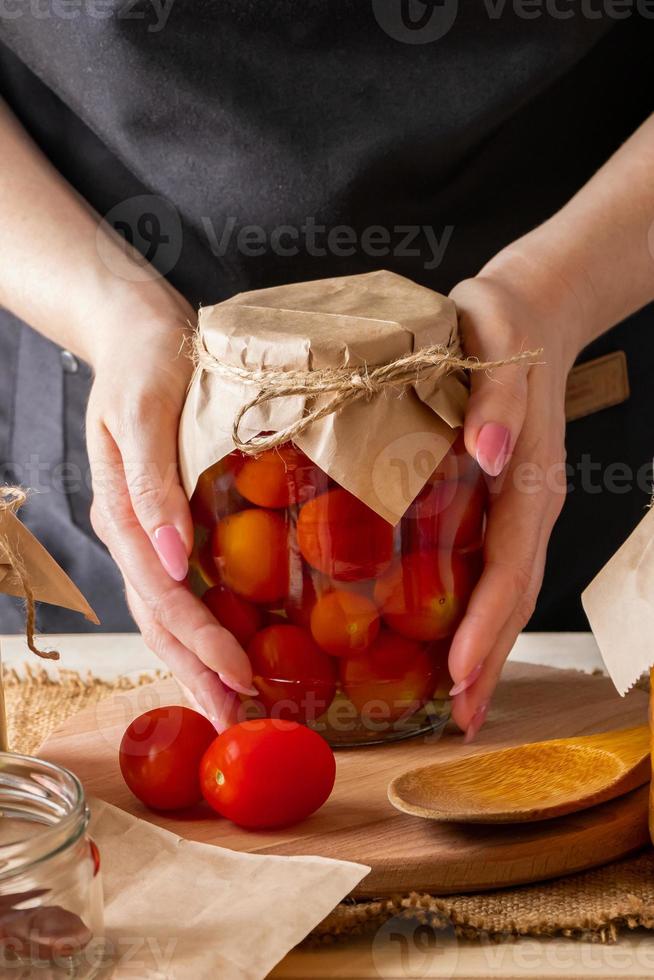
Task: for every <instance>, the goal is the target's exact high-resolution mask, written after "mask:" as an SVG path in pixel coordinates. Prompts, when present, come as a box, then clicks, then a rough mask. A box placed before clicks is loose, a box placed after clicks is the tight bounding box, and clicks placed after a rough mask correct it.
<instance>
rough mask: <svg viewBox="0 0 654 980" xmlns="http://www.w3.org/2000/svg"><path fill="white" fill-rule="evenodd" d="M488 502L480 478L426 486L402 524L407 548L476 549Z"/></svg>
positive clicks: (479, 544)
mask: <svg viewBox="0 0 654 980" xmlns="http://www.w3.org/2000/svg"><path fill="white" fill-rule="evenodd" d="M487 500H488V490H487V487H486V483H485V482H484V480H483V479H482V478H481V477H480V478H479V479H478V480H474V481H471V480H468V481H464V482H461V483H455V482H453V481H451V480H445V481H443V482H441V483H434V484H427V486H426V487H425V489H424V490H423V491H422V493H420V494H419V495H418V497H417V498H416V500H415V501H414V503H413V504H411V506H410V507H409V509H408V510H407V512H406V514H405V515H404V518H403V521H402V529H403V532H404V534H405V540H406V542H407V543H408V547H409V549H410V550H411V551H431V550H433V549H434V548H457V549H473V548H479V547H480V546H481V543H482V538H483V534H484V515H485V513H486V505H487Z"/></svg>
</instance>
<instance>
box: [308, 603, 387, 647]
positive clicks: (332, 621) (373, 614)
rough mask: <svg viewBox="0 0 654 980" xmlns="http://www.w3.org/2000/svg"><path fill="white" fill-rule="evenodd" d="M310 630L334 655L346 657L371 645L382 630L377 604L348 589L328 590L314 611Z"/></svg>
mask: <svg viewBox="0 0 654 980" xmlns="http://www.w3.org/2000/svg"><path fill="white" fill-rule="evenodd" d="M311 632H312V634H313V638H314V640H315V641H316V643H317V644H318V646H319V647H322V649H323V650H325V651H326V652H327V653H329V654H331V656H332V657H347V656H349V655H350V654H353V653H361V651H362V650H365V649H366V647H369V646H370V644H371V643H372V641H373V640H374V639H375V637H376V636H377V633H378V632H379V613H378V612H377V606H376V605H375V604H374V602H372V601H371V600H370V599H368V598H367V597H366V596H363V595H358V594H357V593H356V592H347V591H346V590H345V589H336V590H335V591H333V592H325V593H324V595H321V596H320V598H319V599H318V600H317V602H316V604H315V606H314V607H313V611H312V613H311Z"/></svg>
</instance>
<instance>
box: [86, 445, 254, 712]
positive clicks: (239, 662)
mask: <svg viewBox="0 0 654 980" xmlns="http://www.w3.org/2000/svg"><path fill="white" fill-rule="evenodd" d="M88 445H89V458H90V459H91V472H92V475H93V491H94V502H93V509H92V516H93V526H94V528H95V529H96V531H97V533H98V535H99V537H100V538H101V539H102V540H103V541H104V542H105V544H106V545H107V547H108V548H109V551H110V553H111V555H112V557H113V559H114V561H115V562H116V564H117V565H118V567H119V568H120V569H121V571H122V573H123V576H124V578H125V580H126V582H127V583H128V584H129V585H131V587H132V589H133V590H134V592H135V593H136V594H137V595H138V596H139V598H140V599H141V600H142V602H143V603H144V605H145V606H146V607H147V608H148V609H149V612H150V616H151V617H152V618H153V619H154V621H155V622H156V623H158V624H159V625H160V626H162V627H163V628H164V629H165V630H167V631H168V632H169V633H171V634H172V635H173V637H175V639H176V640H178V641H179V643H181V645H182V646H183V647H185V648H186V650H188V651H190V652H191V653H194V654H195V655H196V656H197V657H198V658H199V659H200V660H201V661H202V663H203V664H204V665H205V666H207V667H209V668H210V669H211V670H213V671H215V672H216V673H218V674H219V676H220V678H221V680H222V681H223V683H224V684H225V685H226V686H227V687H229V688H231V689H232V690H235V691H238V692H239V693H241V694H248V695H252V696H254V695H255V694H256V693H257V691H256V690H255V688H253V687H252V667H251V665H250V661H249V659H248V657H247V655H246V653H245V651H244V650H243V649H242V647H241V646H240V644H239V643H238V642H237V641H236V639H235V638H234V637H233V636H232V634H231V633H230V632H228V630H226V629H224V628H223V627H222V626H221V625H220V624H219V623H218V622H217V621H216V619H215V618H214V617H213V616H212V615H211V613H210V612H209V610H208V609H207V607H206V606H205V605H204V603H203V602H201V601H200V600H199V599H198V598H197V597H196V596H194V595H193V594H192V593H191V592H190V591H189V589H188V588H187V587H186V585H185V584H184V583H181V582H172V581H171V579H170V577H169V576H168V574H167V573H166V572H165V571H164V570H163V568H162V567H161V565H160V563H159V562H158V561H157V560H156V556H155V554H154V552H153V548H152V544H151V542H150V541H149V539H148V537H147V535H146V533H145V531H144V530H143V528H142V527H141V524H140V522H139V521H138V519H137V517H136V515H135V513H134V510H133V508H132V504H131V500H130V497H129V494H128V493H127V485H126V483H125V477H124V474H123V471H122V463H121V459H120V454H119V453H118V449H117V447H116V445H115V443H114V442H113V439H112V438H111V436H110V435H109V433H108V432H107V430H106V429H104V430H99V429H95V428H93V429H92V430H91V431H90V432H89V434H88Z"/></svg>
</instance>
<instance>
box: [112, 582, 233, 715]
mask: <svg viewBox="0 0 654 980" xmlns="http://www.w3.org/2000/svg"><path fill="white" fill-rule="evenodd" d="M125 592H126V595H127V601H128V604H129V607H130V610H131V612H132V615H133V617H134V619H135V621H136V623H137V625H138V626H139V629H140V630H141V635H142V636H143V639H144V640H145V642H146V644H147V645H148V647H149V648H150V649H151V650H152V651H153V652H154V653H156V654H157V656H158V657H159V658H160V659H161V660H162V661H163V662H164V663H165V664H166V665H167V666H168V667H169V668H170V670H171V671H172V672H173V674H174V675H175V677H176V678H177V680H178V681H179V682H180V684H182V685H183V687H184V688H185V689H186V690H187V691H188V692H189V694H190V699H189V700H191V702H192V703H193V704H197V706H198V707H199V709H200V710H201V712H202V713H203V714H205V715H206V716H207V718H208V719H209V720H210V722H211V723H212V725H213V726H214V727H215V729H216V731H218V732H223V731H225V729H226V728H229V727H230V725H233V724H235V723H236V721H238V718H239V708H240V701H239V700H238V697H237V696H236V694H234V692H233V691H230V690H229V689H228V688H226V687H225V685H224V684H223V683H222V682H221V680H220V678H219V677H218V675H217V674H216V673H215V672H214V671H212V670H209V668H208V667H206V666H205V665H204V664H203V663H202V662H201V661H200V660H198V658H197V657H196V656H195V655H194V654H192V653H191V652H190V651H189V650H186V649H185V648H184V647H183V646H182V644H181V643H179V642H178V641H177V640H176V639H175V637H174V636H172V635H171V634H170V633H169V632H168V631H167V630H165V629H163V627H161V626H159V624H158V623H156V622H155V620H154V619H153V618H152V615H151V613H150V611H149V609H148V608H147V606H146V605H145V604H144V603H143V601H142V599H141V598H140V597H139V595H138V593H137V592H135V591H134V589H133V588H132V586H131V585H129V584H128V585H127V586H126V588H125Z"/></svg>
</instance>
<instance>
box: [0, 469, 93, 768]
mask: <svg viewBox="0 0 654 980" xmlns="http://www.w3.org/2000/svg"><path fill="white" fill-rule="evenodd" d="M25 496H26V495H25V493H24V492H23V491H21V490H20V489H18V488H15V487H0V593H5V594H6V595H13V596H18V597H20V598H23V599H27V598H28V596H27V593H26V585H27V587H28V588H29V590H30V591H31V598H32V599H33V600H39V601H41V602H49V603H51V604H52V605H55V606H64V607H65V608H66V609H73V610H75V611H76V612H81V613H82V614H83V615H84V616H85V617H86V618H87V619H88V620H89V621H90V622H92V623H96V624H97V623H98V618H97V616H96V615H95V613H94V612H93V610H92V609H91V607H90V605H89V604H88V602H87V601H86V599H85V598H84V596H83V595H82V593H81V592H80V591H79V589H78V588H77V586H76V585H74V583H73V582H71V580H70V579H69V578H68V576H67V575H66V573H65V572H64V570H63V569H62V568H61V567H60V566H59V565H58V564H57V562H56V561H55V560H54V558H53V557H52V555H50V554H49V553H48V552H47V551H46V549H45V548H44V547H43V545H42V544H41V543H40V542H39V541H38V540H37V539H36V538H35V537H34V535H33V534H32V533H31V532H30V531H28V530H27V528H26V527H25V526H24V525H23V524H22V523H21V521H20V519H19V517H18V516H17V513H16V511H17V510H18V508H19V507H20V505H21V504H22V503H23V502H24V500H25ZM6 749H7V736H6V725H5V710H4V695H3V692H2V675H1V668H0V751H6Z"/></svg>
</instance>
